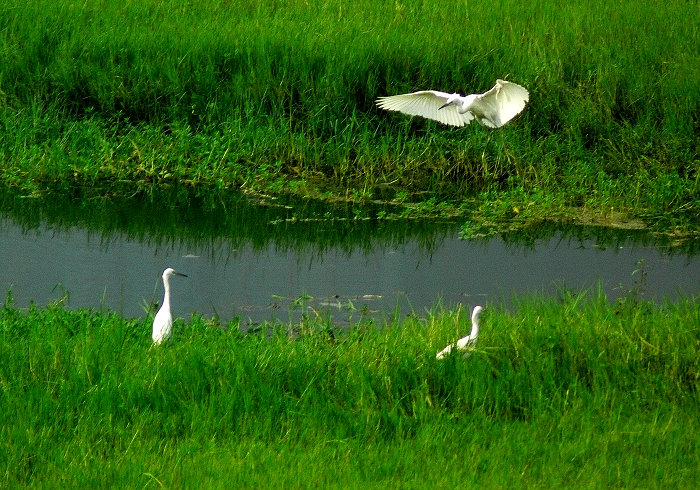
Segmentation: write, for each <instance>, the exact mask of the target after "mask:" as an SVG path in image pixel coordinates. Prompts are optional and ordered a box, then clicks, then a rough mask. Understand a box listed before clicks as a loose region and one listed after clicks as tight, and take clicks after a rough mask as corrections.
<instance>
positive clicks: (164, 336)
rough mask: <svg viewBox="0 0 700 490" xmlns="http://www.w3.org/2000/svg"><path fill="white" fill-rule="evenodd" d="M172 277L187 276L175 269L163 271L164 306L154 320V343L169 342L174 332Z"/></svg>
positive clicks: (169, 268)
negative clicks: (171, 295) (171, 307)
mask: <svg viewBox="0 0 700 490" xmlns="http://www.w3.org/2000/svg"><path fill="white" fill-rule="evenodd" d="M172 276H182V277H187V276H186V275H185V274H182V273H180V272H175V270H174V269H172V268H171V267H168V268H167V269H165V270H164V271H163V287H164V288H165V294H164V295H163V304H162V305H161V306H160V310H158V313H156V317H155V318H154V319H153V343H154V344H160V343H161V342H163V341H165V340H168V339H169V338H170V335H171V334H172V331H173V314H172V312H171V311H170V278H171V277H172Z"/></svg>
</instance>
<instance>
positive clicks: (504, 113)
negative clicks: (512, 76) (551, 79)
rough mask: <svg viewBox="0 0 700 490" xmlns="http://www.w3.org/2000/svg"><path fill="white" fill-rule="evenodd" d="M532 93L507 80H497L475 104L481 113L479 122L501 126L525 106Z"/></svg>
mask: <svg viewBox="0 0 700 490" xmlns="http://www.w3.org/2000/svg"><path fill="white" fill-rule="evenodd" d="M529 100H530V94H529V93H528V91H527V89H525V87H521V86H520V85H518V84H517V83H512V82H508V81H506V80H496V85H494V86H493V88H492V89H491V90H489V91H488V92H484V93H483V94H481V95H480V96H479V98H478V100H477V101H476V102H475V104H474V106H473V107H474V110H476V111H478V112H480V113H481V115H480V118H479V122H480V123H481V124H483V125H484V126H488V127H489V128H500V127H501V126H503V125H504V124H505V123H507V122H508V121H510V120H511V119H513V118H514V117H515V116H517V115H518V114H520V112H521V111H522V110H523V109H524V108H525V104H527V102H528V101H529Z"/></svg>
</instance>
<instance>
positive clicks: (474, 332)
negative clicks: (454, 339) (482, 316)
mask: <svg viewBox="0 0 700 490" xmlns="http://www.w3.org/2000/svg"><path fill="white" fill-rule="evenodd" d="M478 334H479V317H477V316H473V317H472V331H471V333H470V334H469V336H470V337H471V338H474V337H476V336H477V335H478Z"/></svg>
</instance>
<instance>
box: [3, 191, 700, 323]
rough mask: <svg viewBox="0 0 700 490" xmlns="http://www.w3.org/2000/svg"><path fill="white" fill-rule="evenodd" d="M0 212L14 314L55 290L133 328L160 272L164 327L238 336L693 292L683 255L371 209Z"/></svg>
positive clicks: (585, 234) (56, 206)
mask: <svg viewBox="0 0 700 490" xmlns="http://www.w3.org/2000/svg"><path fill="white" fill-rule="evenodd" d="M0 204H2V207H0V210H1V214H0V216H1V217H0V264H2V269H1V270H0V291H8V290H11V292H12V296H13V297H14V299H15V301H16V304H17V305H18V306H21V307H24V306H26V305H28V304H29V303H30V302H31V301H35V302H36V303H38V304H40V305H43V304H46V303H47V302H49V301H51V300H55V299H57V298H59V297H61V296H62V295H63V294H64V293H65V292H67V293H68V294H69V300H68V304H69V306H70V307H93V308H110V309H113V310H116V311H118V312H120V313H122V314H123V315H125V316H145V314H146V313H145V306H144V305H145V304H148V303H154V302H155V303H157V302H159V301H160V300H161V298H162V285H161V284H160V273H161V271H162V270H163V269H164V268H165V267H167V266H172V267H174V268H175V269H176V270H180V271H182V272H185V273H186V274H188V276H189V278H187V279H183V280H182V281H177V282H176V283H174V284H173V291H172V294H173V313H174V314H175V315H176V316H183V317H188V316H189V315H190V314H191V313H198V314H201V315H204V316H211V315H218V316H219V317H220V318H221V319H222V320H228V319H231V318H234V317H240V318H241V320H242V325H243V326H244V327H245V326H246V325H248V324H249V323H251V322H252V323H255V322H259V321H261V320H267V319H276V320H279V321H282V322H286V321H289V320H290V319H296V318H298V316H299V314H300V313H302V312H303V313H305V314H307V315H310V316H315V315H321V316H324V317H325V316H329V315H330V316H332V318H333V320H334V321H335V322H337V323H341V324H343V323H347V322H355V321H357V320H359V319H361V318H363V317H367V316H369V317H380V318H381V317H389V316H391V315H393V314H395V312H396V311H398V312H399V314H401V315H405V314H408V313H411V312H416V313H422V312H423V311H425V309H426V308H430V307H432V306H434V305H435V304H436V303H437V302H438V301H442V303H443V304H444V305H446V306H454V305H455V304H457V303H463V304H465V305H466V306H467V307H470V306H472V305H474V304H477V303H485V302H492V303H493V302H499V301H501V300H508V299H509V298H511V297H512V295H513V293H517V294H526V293H529V292H534V291H540V292H546V293H552V292H555V291H557V290H558V289H561V288H571V289H575V290H578V289H581V288H591V287H596V286H597V284H599V283H600V284H601V285H602V287H603V288H604V290H605V291H606V293H607V294H608V295H609V297H610V298H611V299H613V298H616V297H619V296H621V295H624V294H625V293H626V292H627V291H628V290H629V289H631V288H632V287H633V286H634V280H635V277H634V275H633V272H634V271H635V270H637V269H639V268H640V265H639V264H638V261H639V260H640V259H641V260H643V261H644V266H643V267H644V268H645V270H646V273H647V276H646V281H647V283H646V286H645V287H646V291H645V292H646V295H647V297H650V298H655V299H661V298H663V297H669V298H674V297H676V296H677V295H678V294H681V295H684V296H695V295H697V294H698V292H700V260H699V259H698V256H697V255H695V250H693V249H690V248H688V247H686V248H685V249H677V248H676V249H673V248H668V247H665V246H663V245H661V246H660V245H658V244H657V243H655V242H654V241H653V240H652V239H651V238H650V237H649V236H647V235H642V234H631V233H630V232H624V233H620V232H613V231H610V230H604V229H599V228H593V229H586V228H574V229H570V230H558V231H557V230H555V229H554V228H549V229H547V228H543V227H540V228H538V229H537V230H532V231H531V232H529V233H519V234H517V235H509V236H505V237H499V238H495V239H492V240H488V241H467V240H460V239H459V238H458V236H457V231H458V224H459V223H427V222H408V221H386V220H379V221H378V220H373V219H357V218H358V215H359V217H360V218H364V217H371V216H372V213H374V212H375V211H373V210H372V209H364V210H359V211H358V210H356V209H352V208H347V209H346V208H339V209H333V210H332V212H329V210H328V208H327V207H324V206H318V205H315V204H313V203H309V202H303V203H286V204H285V205H281V204H277V202H276V201H272V200H269V201H267V202H263V203H260V202H251V200H250V199H248V198H245V196H238V197H235V198H231V199H230V200H229V201H228V202H225V203H224V202H220V203H213V204H212V203H208V204H207V203H206V202H204V201H203V202H198V203H192V202H191V201H187V202H185V203H180V202H178V201H177V198H172V197H168V198H164V197H163V196H160V197H159V198H158V199H153V201H152V202H151V203H150V204H148V203H146V204H144V203H140V204H139V205H138V206H136V205H134V204H133V203H131V204H129V203H118V202H114V201H99V202H93V203H90V204H89V205H83V206H82V207H78V208H76V207H75V206H73V205H70V204H69V203H67V202H56V201H52V202H51V203H49V202H47V201H42V202H35V201H32V200H28V199H24V200H23V199H18V198H9V197H7V196H6V197H5V198H4V200H0ZM363 213H364V214H363ZM328 216H333V217H334V218H335V219H333V220H329V219H328Z"/></svg>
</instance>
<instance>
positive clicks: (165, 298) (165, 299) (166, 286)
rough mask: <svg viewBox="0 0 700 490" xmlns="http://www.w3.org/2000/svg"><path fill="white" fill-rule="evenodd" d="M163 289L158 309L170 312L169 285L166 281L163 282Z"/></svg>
mask: <svg viewBox="0 0 700 490" xmlns="http://www.w3.org/2000/svg"><path fill="white" fill-rule="evenodd" d="M163 288H164V289H165V293H163V304H162V305H161V306H160V307H161V308H167V309H168V311H170V283H169V282H168V281H167V280H166V281H163Z"/></svg>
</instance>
